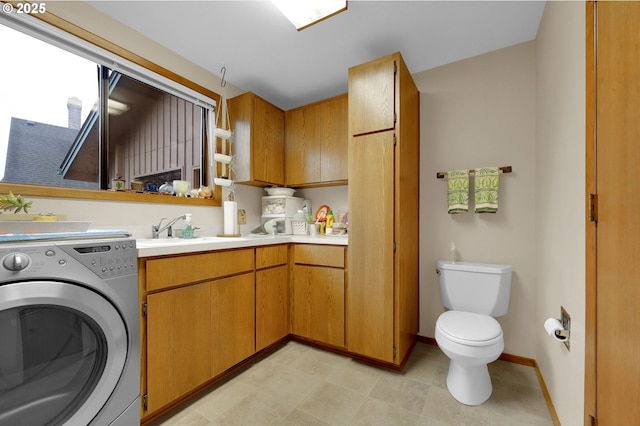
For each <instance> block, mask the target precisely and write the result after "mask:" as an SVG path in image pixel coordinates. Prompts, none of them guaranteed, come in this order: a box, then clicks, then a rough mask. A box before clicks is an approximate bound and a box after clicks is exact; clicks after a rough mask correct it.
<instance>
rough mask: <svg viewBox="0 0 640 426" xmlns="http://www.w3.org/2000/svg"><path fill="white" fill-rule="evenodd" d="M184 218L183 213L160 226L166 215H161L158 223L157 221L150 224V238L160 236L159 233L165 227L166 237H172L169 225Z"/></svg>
mask: <svg viewBox="0 0 640 426" xmlns="http://www.w3.org/2000/svg"><path fill="white" fill-rule="evenodd" d="M185 218H186V216H185V215H182V216H178V217H176V218H174V219H171V220H170V221H169V222H168V223H167V224H166V225H165V226H162V221H163V220H165V219H166V217H163V218H162V219H160V223H158V224H157V225H151V238H154V239H157V238H158V237H159V236H160V233H161V232H162V231H164V230H165V229H166V230H167V237H169V238H171V237H173V232H172V230H171V227H172V226H173V225H174V224H175V223H176V222H177V221H179V220H180V219H183V220H184V219H185ZM161 226H162V228H161Z"/></svg>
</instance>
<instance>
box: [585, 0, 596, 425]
mask: <svg viewBox="0 0 640 426" xmlns="http://www.w3.org/2000/svg"><path fill="white" fill-rule="evenodd" d="M585 7H586V25H585V27H586V28H585V29H586V31H585V32H586V34H585V36H586V49H585V50H586V111H585V113H586V114H585V119H586V120H585V121H586V132H585V135H586V140H585V143H586V155H585V157H586V158H585V163H586V177H585V196H586V198H585V199H586V200H589V199H590V195H591V194H597V192H596V191H597V188H596V156H595V153H596V77H597V76H596V49H595V48H596V33H595V25H596V7H597V5H596V2H595V1H586V2H585ZM590 206H591V203H589V202H588V203H586V206H585V214H586V219H587V220H586V221H585V228H586V229H585V268H586V271H585V305H586V306H585V365H584V368H585V373H584V424H585V426H591V424H592V417H591V416H593V417H595V416H596V413H597V411H596V409H597V407H596V401H597V399H596V391H597V386H596V349H597V344H596V343H597V342H596V307H597V303H596V221H595V220H591V219H590V217H591V216H592V215H591V212H590V210H591V208H590Z"/></svg>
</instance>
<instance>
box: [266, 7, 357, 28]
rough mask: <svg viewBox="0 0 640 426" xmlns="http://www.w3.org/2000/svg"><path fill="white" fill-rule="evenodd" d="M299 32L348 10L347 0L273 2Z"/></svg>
mask: <svg viewBox="0 0 640 426" xmlns="http://www.w3.org/2000/svg"><path fill="white" fill-rule="evenodd" d="M271 1H272V2H273V4H275V5H276V7H277V8H278V9H280V12H282V13H283V14H284V16H286V17H287V19H288V20H290V21H291V22H292V23H293V25H295V27H296V29H297V30H298V31H300V30H302V29H304V28H307V27H308V26H310V25H313V24H315V23H316V22H319V21H322V20H323V19H327V18H330V17H331V16H333V15H335V14H337V13H340V12H342V11H344V10H347V0H271Z"/></svg>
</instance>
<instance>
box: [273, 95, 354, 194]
mask: <svg viewBox="0 0 640 426" xmlns="http://www.w3.org/2000/svg"><path fill="white" fill-rule="evenodd" d="M347 124H348V122H347V95H346V94H344V95H340V96H336V97H333V98H329V99H325V100H322V101H319V102H315V103H313V104H309V105H304V106H301V107H299V108H295V109H292V110H289V111H287V112H286V113H285V180H286V185H287V186H313V185H319V184H346V183H347V153H348V128H347V127H348V126H347Z"/></svg>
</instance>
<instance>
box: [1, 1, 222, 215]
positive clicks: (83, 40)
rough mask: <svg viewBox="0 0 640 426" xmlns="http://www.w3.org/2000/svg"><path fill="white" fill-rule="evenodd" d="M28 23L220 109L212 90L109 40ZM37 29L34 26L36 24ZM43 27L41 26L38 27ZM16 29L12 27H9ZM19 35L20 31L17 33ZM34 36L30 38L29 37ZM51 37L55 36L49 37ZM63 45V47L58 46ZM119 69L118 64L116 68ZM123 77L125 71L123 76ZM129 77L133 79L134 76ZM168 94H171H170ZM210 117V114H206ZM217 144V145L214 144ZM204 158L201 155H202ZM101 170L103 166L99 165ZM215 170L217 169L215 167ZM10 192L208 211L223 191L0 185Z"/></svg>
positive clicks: (56, 24) (62, 25)
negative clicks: (181, 193)
mask: <svg viewBox="0 0 640 426" xmlns="http://www.w3.org/2000/svg"><path fill="white" fill-rule="evenodd" d="M30 19H37V20H39V21H41V22H42V23H44V24H46V25H48V26H49V28H51V31H52V32H56V31H62V33H63V38H64V39H75V41H76V43H78V44H83V46H79V45H75V46H73V47H74V48H79V49H82V48H87V46H84V45H86V44H87V43H88V44H89V45H90V46H92V47H94V48H96V50H100V49H102V50H103V51H105V52H107V53H108V54H110V55H115V56H116V57H117V58H121V59H122V60H123V61H128V62H130V63H131V64H133V66H137V67H142V68H143V69H144V70H146V71H148V72H151V73H153V74H157V75H158V76H160V77H162V78H164V79H168V80H170V81H171V82H173V83H177V84H178V85H180V86H183V87H185V88H187V89H189V90H191V91H194V92H196V93H197V94H200V95H202V98H196V99H195V100H191V101H194V103H195V104H197V105H200V106H205V107H207V106H211V105H210V104H209V103H207V102H205V101H201V99H205V100H206V99H211V100H213V101H214V103H215V105H219V103H220V95H219V94H218V93H216V92H214V91H212V90H209V89H207V88H205V87H203V86H201V85H199V84H198V83H195V82H193V81H191V80H188V79H187V78H185V77H183V76H181V75H179V74H177V73H175V72H173V71H171V70H169V69H167V68H164V67H163V66H160V65H158V64H156V63H154V62H152V61H150V60H148V59H145V58H143V57H142V56H140V55H138V54H136V53H133V52H131V51H129V50H127V49H125V48H124V47H121V46H119V45H117V44H115V43H113V42H110V41H109V40H106V39H104V38H102V37H99V36H97V35H95V34H93V33H91V32H89V31H87V30H85V29H84V28H82V27H80V26H78V25H76V24H73V23H71V22H68V21H66V20H64V19H62V18H60V17H58V16H56V15H54V14H53V13H51V12H48V11H46V12H44V13H39V14H35V15H30V16H28V17H25V18H24V22H21V24H22V25H23V26H26V27H27V28H29V27H31V25H33V24H31V23H30V22H28V20H30ZM32 22H36V21H32ZM22 25H21V26H22ZM36 25H37V24H36ZM39 26H42V25H39ZM12 28H15V27H12ZM18 31H22V29H19V30H18ZM28 34H29V35H31V36H33V34H30V33H28ZM51 36H52V37H55V35H53V34H51ZM45 42H48V43H52V41H51V40H45ZM69 43H73V41H71V42H65V41H60V40H57V43H52V44H54V45H57V46H58V47H63V48H65V49H66V50H69V47H70V46H69ZM61 45H62V46H61ZM73 53H76V54H78V53H77V52H73ZM116 65H118V64H116ZM114 69H115V70H117V71H118V72H123V71H121V70H120V69H118V68H117V67H115V68H114ZM123 73H124V74H125V75H129V74H127V72H126V71H124V72H123ZM131 77H134V78H135V77H136V76H135V75H133V76H131ZM154 87H156V88H158V89H160V90H166V89H165V87H163V86H162V85H160V86H156V85H154ZM169 93H171V92H169ZM209 113H211V112H209ZM205 121H206V120H205ZM216 144H217V141H216ZM202 145H203V146H202V149H203V151H205V150H207V149H208V147H207V145H208V144H207V141H206V139H205V140H204V141H203V143H202ZM203 154H204V152H203ZM203 161H204V164H202V165H201V167H202V169H203V171H205V173H206V171H208V170H209V169H210V167H209V165H208V164H207V163H208V155H206V154H204V155H203ZM101 166H102V165H101ZM214 167H216V168H217V165H215V166H214ZM9 191H11V192H13V193H16V194H20V195H23V196H24V195H27V196H41V197H52V198H72V199H87V200H104V201H124V202H134V203H160V204H187V205H191V206H193V205H195V206H210V207H219V206H221V205H222V189H221V188H220V187H219V186H217V185H214V186H213V192H214V197H213V198H212V199H201V198H187V197H170V196H162V195H158V194H152V193H137V192H122V191H110V190H107V189H99V190H98V189H97V190H92V189H76V188H65V187H57V186H43V185H30V184H20V183H10V182H9V183H7V182H0V193H5V194H6V193H9Z"/></svg>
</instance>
